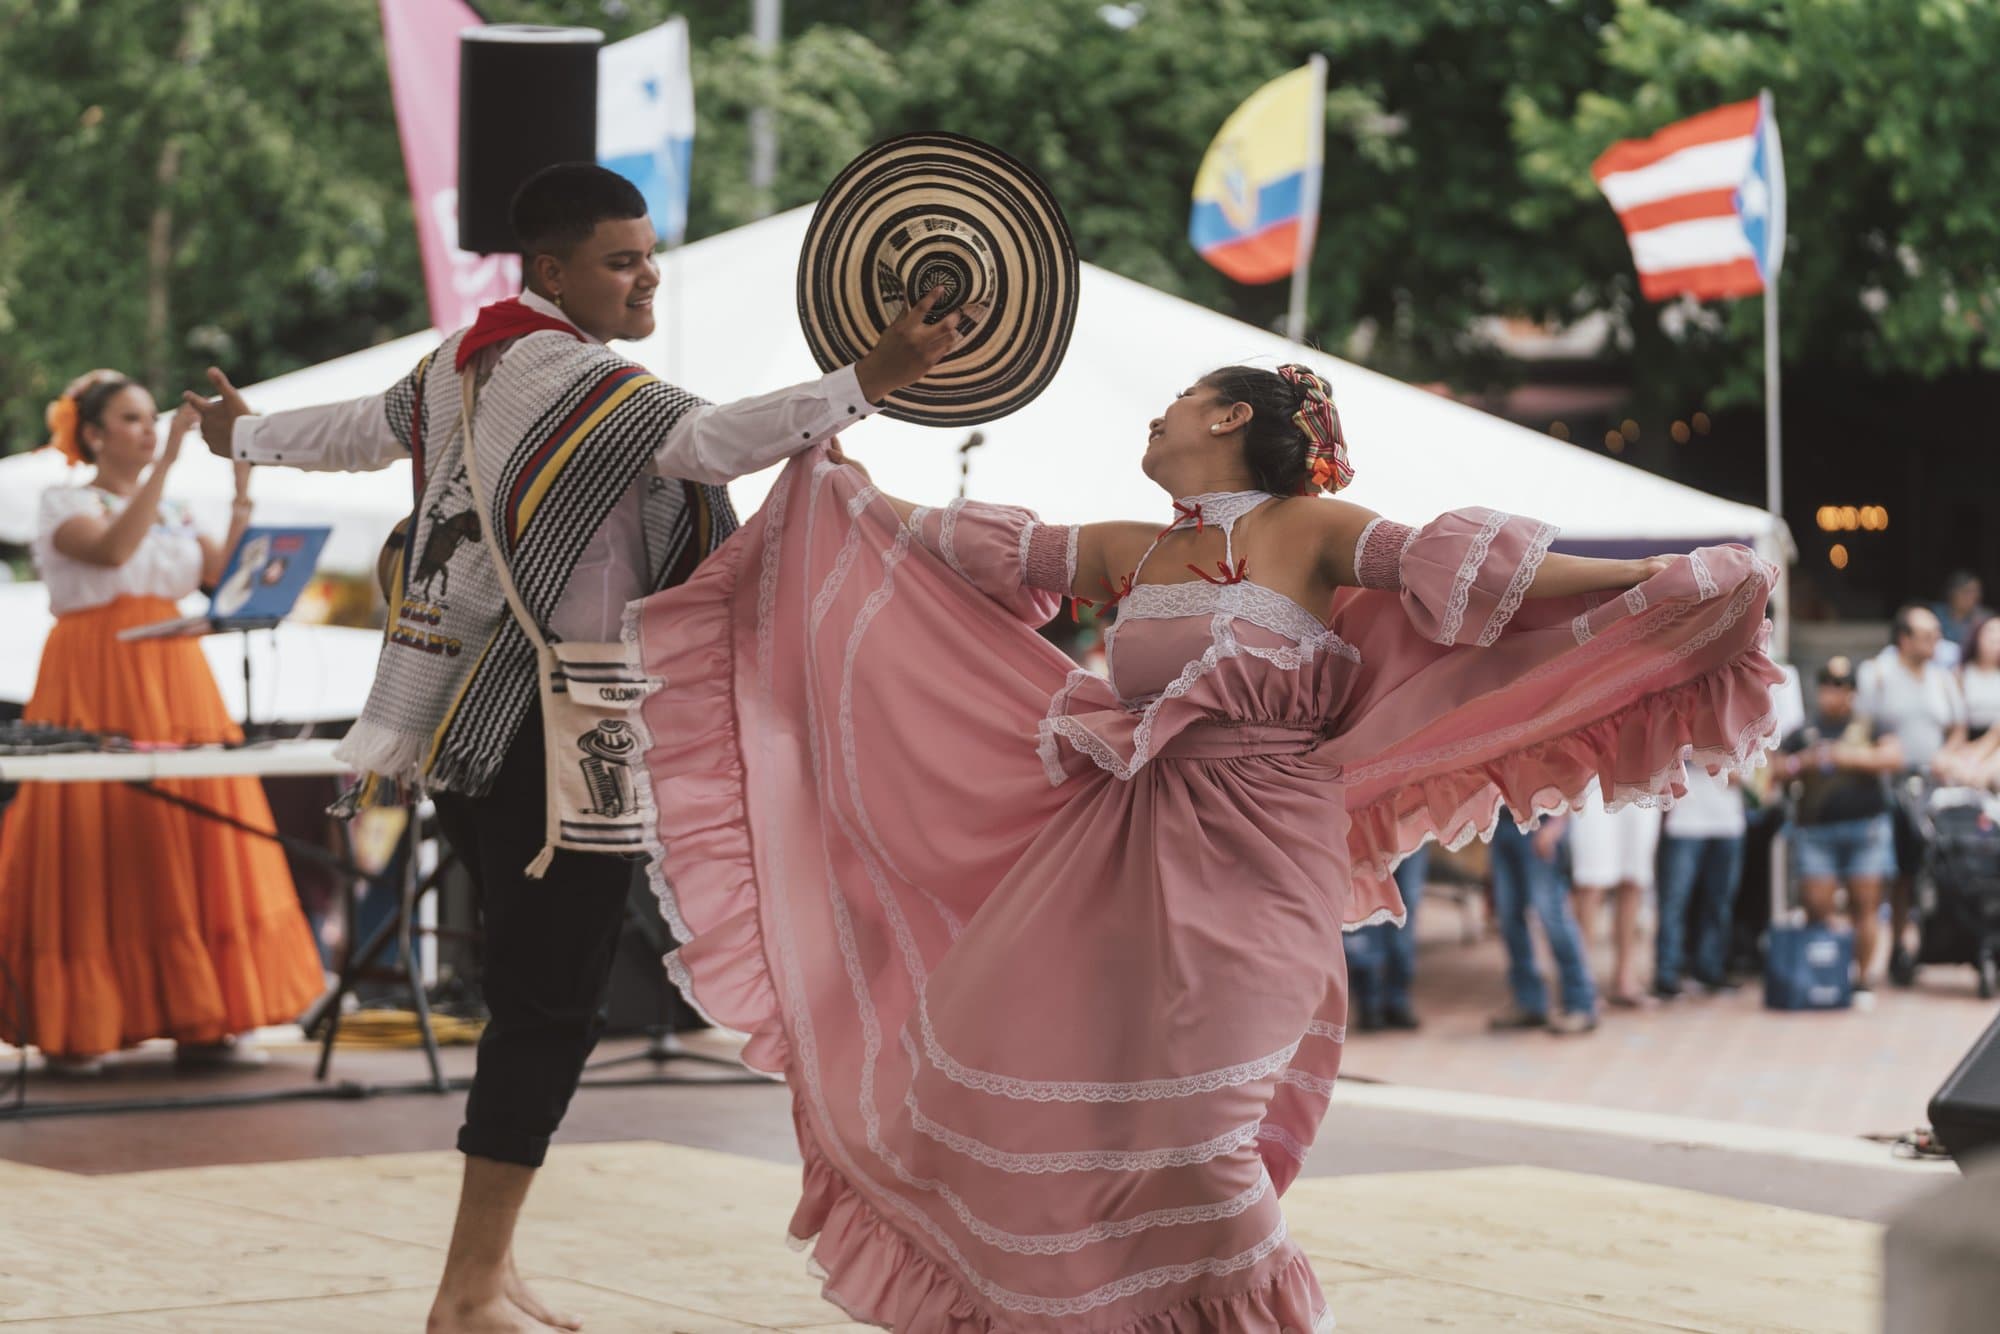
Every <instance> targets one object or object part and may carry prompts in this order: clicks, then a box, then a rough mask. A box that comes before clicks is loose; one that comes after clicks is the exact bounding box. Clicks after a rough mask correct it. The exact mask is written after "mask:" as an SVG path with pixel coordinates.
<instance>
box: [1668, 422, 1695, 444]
mask: <svg viewBox="0 0 2000 1334" xmlns="http://www.w3.org/2000/svg"><path fill="white" fill-rule="evenodd" d="M1667 434H1668V435H1671V436H1672V437H1673V438H1674V443H1675V444H1677V445H1684V444H1686V443H1687V442H1688V441H1689V440H1690V439H1692V438H1693V435H1692V433H1691V432H1690V431H1689V430H1688V424H1687V423H1686V422H1678V421H1677V422H1675V423H1674V424H1673V425H1672V426H1671V427H1669V428H1667Z"/></svg>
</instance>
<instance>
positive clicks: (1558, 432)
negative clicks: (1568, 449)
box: [1549, 422, 1569, 440]
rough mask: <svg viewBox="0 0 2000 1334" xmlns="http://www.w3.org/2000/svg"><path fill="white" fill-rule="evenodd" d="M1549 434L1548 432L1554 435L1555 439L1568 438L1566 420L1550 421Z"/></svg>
mask: <svg viewBox="0 0 2000 1334" xmlns="http://www.w3.org/2000/svg"><path fill="white" fill-rule="evenodd" d="M1549 434H1550V435H1552V436H1554V437H1555V438H1556V439H1558V440H1567V439H1569V423H1568V422H1550V423H1549Z"/></svg>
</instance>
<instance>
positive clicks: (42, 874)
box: [0, 597, 323, 1057]
mask: <svg viewBox="0 0 2000 1334" xmlns="http://www.w3.org/2000/svg"><path fill="white" fill-rule="evenodd" d="M178 614H179V613H178V611H177V610H176V608H175V607H174V604H173V603H171V602H168V601H166V600H165V599H162V598H130V597H128V598H120V599H119V600H118V601H116V602H112V603H110V604H108V605H106V606H102V607H92V608H90V609H89V610H87V611H80V612H73V613H71V614H69V615H67V616H63V617H60V618H59V619H58V620H57V621H56V624H55V628H54V629H53V630H52V631H51V632H50V633H49V640H48V645H47V647H46V648H44V649H43V650H42V665H41V670H40V673H39V675H38V676H37V678H36V682H35V697H34V699H33V700H32V701H31V702H30V703H29V705H28V708H27V714H26V717H27V719H28V721H30V722H48V723H59V724H62V725H65V726H69V727H81V728H88V729H90V730H92V731H102V732H117V733H121V734H123V735H125V736H129V737H131V738H132V739H133V740H134V741H174V742H182V743H193V742H215V741H235V740H239V739H240V738H241V737H242V732H241V730H240V729H239V728H238V727H237V726H236V724H235V722H234V721H233V720H231V718H230V717H229V714H228V711H227V710H226V709H225V708H224V707H223V703H222V695H221V693H220V692H219V691H218V690H217V689H216V686H215V678H214V676H213V675H211V674H210V672H209V668H208V659H207V658H206V657H204V656H203V654H202V651H201V646H200V644H199V643H197V642H196V641H195V640H193V639H153V640H145V641H141V642H139V643H121V642H119V639H118V632H119V631H120V630H124V629H127V628H129V627H132V626H138V625H147V624H151V623H152V622H155V621H163V620H168V619H171V618H172V617H174V616H176V615H178ZM158 786H159V787H160V788H162V789H163V790H165V791H168V792H173V793H175V794H177V795H180V796H183V797H185V798H187V799H188V800H190V801H195V802H199V803H201V804H202V805H203V806H206V807H209V808H211V809H214V810H217V811H222V812H225V813H227V814H229V815H231V816H233V817H235V818H236V819H238V820H241V821H243V822H244V823H245V824H248V825H250V826H252V827H254V828H259V829H270V828H272V821H271V807H270V803H269V802H268V801H266V800H265V797H264V789H263V786H262V785H261V784H260V783H259V782H258V781H257V780H256V779H255V778H249V777H241V778H200V779H173V780H166V781H162V782H160V783H159V784H158ZM0 963H4V965H5V968H4V969H0V1036H4V1037H6V1038H7V1039H8V1040H10V1041H13V1042H16V1043H23V1042H26V1043H33V1044H34V1045H36V1046H39V1047H40V1048H41V1049H42V1050H43V1051H44V1052H46V1053H48V1054H51V1055H57V1056H69V1057H86V1056H95V1055H98V1054H100V1053H102V1052H107V1051H115V1050H117V1049H118V1048H120V1047H126V1046H130V1045H132V1044H134V1043H137V1042H141V1041H144V1040H145V1039H147V1038H155V1037H168V1038H174V1039H176V1040H178V1041H182V1042H190V1043H204V1042H215V1041H218V1040H220V1039H221V1038H223V1037H225V1036H227V1035H229V1034H232V1033H241V1032H244V1031H246V1030H249V1029H252V1028H256V1027H259V1026H260V1025H263V1024H274V1023H284V1022H287V1021H289V1020H291V1019H294V1018H296V1017H297V1016H298V1014H299V1012H300V1011H302V1010H303V1009H305V1007H306V1006H307V1005H308V1004H310V1003H311V1002H312V1000H313V999H314V998H315V997H316V996H318V995H319V993H320V991H321V989H322V986H323V978H322V975H321V972H320V963H319V952H318V950H317V949H316V948H315V947H314V945H313V940H312V933H311V931H310V930H309V929H308V928H307V926H306V920H305V914H304V913H303V912H302V911H301V910H300V907H299V900H298V893H297V891H296V890H295V889H294V888H293V885H292V876H291V872H290V871H289V870H288V869H287V868H286V865H285V856H284V852H283V850H282V849H281V848H280V847H279V845H278V844H276V843H273V842H271V841H270V840H268V839H263V838H257V837H255V836H253V835H250V834H247V833H244V832H242V831H240V830H236V829H232V828H230V827H229V826H228V825H225V824H221V823H219V822H217V821H215V820H210V819H207V818H205V817H203V816H198V815H195V814H194V813H192V812H190V811H186V810H183V809H181V808H180V807H178V806H173V805H170V804H168V803H167V802H164V801H160V800H158V799H157V798H154V797H152V796H149V795H147V794H146V793H144V792H141V791H139V790H137V789H135V788H131V787H127V786H125V785H124V784H121V783H24V784H22V786H21V790H20V792H19V794H18V795H17V796H16V797H15V799H14V802H13V805H12V806H11V807H9V808H8V809H7V812H6V815H5V818H4V824H0Z"/></svg>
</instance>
